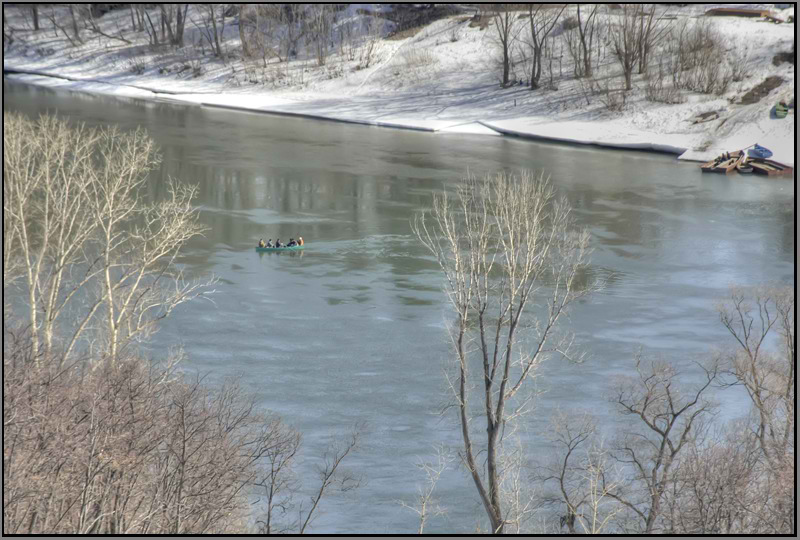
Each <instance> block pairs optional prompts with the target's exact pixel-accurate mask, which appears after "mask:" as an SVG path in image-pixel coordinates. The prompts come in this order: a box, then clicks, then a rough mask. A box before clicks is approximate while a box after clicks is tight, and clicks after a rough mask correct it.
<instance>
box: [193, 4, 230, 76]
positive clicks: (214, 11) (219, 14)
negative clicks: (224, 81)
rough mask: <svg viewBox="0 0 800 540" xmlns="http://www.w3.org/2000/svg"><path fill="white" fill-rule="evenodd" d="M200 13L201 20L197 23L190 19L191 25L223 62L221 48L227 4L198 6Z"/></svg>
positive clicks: (223, 55)
mask: <svg viewBox="0 0 800 540" xmlns="http://www.w3.org/2000/svg"><path fill="white" fill-rule="evenodd" d="M198 7H200V8H201V9H200V11H202V13H203V18H202V19H201V20H200V22H198V21H197V20H195V19H192V23H193V24H194V25H195V27H196V28H197V29H198V30H199V31H200V34H201V35H202V36H203V37H204V38H205V39H206V41H208V45H209V47H211V50H212V51H213V52H214V55H215V56H218V57H219V58H221V59H222V61H223V62H224V61H225V58H226V57H225V50H224V47H223V44H224V41H225V11H226V9H227V4H199V5H198Z"/></svg>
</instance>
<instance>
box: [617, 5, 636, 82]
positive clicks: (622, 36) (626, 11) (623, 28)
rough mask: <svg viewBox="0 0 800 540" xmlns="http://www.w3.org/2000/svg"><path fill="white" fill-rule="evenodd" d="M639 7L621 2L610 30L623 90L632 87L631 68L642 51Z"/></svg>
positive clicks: (634, 65)
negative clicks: (619, 10)
mask: <svg viewBox="0 0 800 540" xmlns="http://www.w3.org/2000/svg"><path fill="white" fill-rule="evenodd" d="M640 17H641V7H640V5H639V4H623V6H622V12H621V13H620V14H619V15H617V20H616V21H614V24H613V30H612V32H611V37H612V45H613V47H614V55H615V56H616V58H617V61H618V62H619V65H620V67H622V75H623V77H624V78H625V90H630V89H631V88H633V69H634V67H636V62H637V61H638V60H639V55H640V54H641V52H642V49H641V48H640V46H639V44H640V42H641V40H640V38H639V34H640Z"/></svg>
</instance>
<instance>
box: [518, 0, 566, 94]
mask: <svg viewBox="0 0 800 540" xmlns="http://www.w3.org/2000/svg"><path fill="white" fill-rule="evenodd" d="M566 7H567V6H566V4H564V5H562V6H558V7H557V6H550V5H548V4H529V5H528V29H529V33H528V47H529V48H530V51H531V77H530V88H531V90H536V89H538V88H539V79H540V77H541V76H542V50H543V49H544V47H545V44H546V42H547V36H548V35H549V34H550V32H551V31H552V30H553V28H554V27H555V25H556V23H557V22H558V19H559V18H560V17H561V14H562V13H563V12H564V9H566Z"/></svg>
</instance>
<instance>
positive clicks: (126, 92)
mask: <svg viewBox="0 0 800 540" xmlns="http://www.w3.org/2000/svg"><path fill="white" fill-rule="evenodd" d="M3 76H4V77H8V78H9V79H10V80H13V81H16V82H20V83H24V84H31V85H35V86H41V87H44V88H50V89H52V90H67V91H70V92H80V93H86V94H95V95H102V96H106V97H117V98H129V99H143V100H150V101H157V102H162V103H173V104H177V105H188V106H200V107H209V108H216V109H225V110H233V111H238V112H244V113H254V114H271V115H276V116H288V117H293V118H305V119H310V120H321V121H328V122H342V123H346V124H356V125H363V126H371V127H381V128H390V129H403V130H409V131H422V132H428V133H462V134H472V135H493V136H507V137H514V138H520V139H526V140H531V141H541V142H549V143H554V144H568V145H580V146H596V147H599V148H611V149H617V150H634V151H645V152H655V153H661V154H671V155H675V156H680V155H681V154H683V153H684V152H686V150H687V149H686V148H683V147H680V146H673V145H666V144H658V143H649V142H631V143H615V142H610V141H609V142H605V141H597V140H589V139H580V138H569V137H559V136H555V135H552V136H548V135H546V134H538V133H526V132H521V131H514V130H511V129H505V128H503V127H501V126H496V125H493V124H492V123H491V122H485V121H481V120H478V121H476V122H467V123H464V124H461V126H458V125H457V126H452V127H449V126H445V127H440V128H436V127H430V126H423V125H413V124H402V123H396V122H378V121H368V120H357V119H347V118H336V117H332V116H326V115H321V114H310V113H304V112H295V111H285V110H279V109H270V108H268V107H260V108H254V107H244V106H237V105H232V104H225V103H213V102H209V101H198V100H197V98H196V96H198V95H204V94H195V93H192V94H181V93H179V92H175V91H170V90H161V89H155V88H149V87H144V86H139V85H127V84H126V85H116V84H113V83H109V82H105V81H100V80H81V79H75V78H72V77H68V76H64V75H58V74H52V73H47V72H41V71H33V70H22V69H16V68H4V70H3ZM54 83H55V84H54ZM70 83H74V84H70ZM103 87H108V88H107V89H105V90H104V89H103ZM205 95H208V96H215V95H218V94H215V93H211V92H209V93H205ZM189 96H191V97H189ZM464 126H466V127H464ZM459 127H460V128H462V129H456V128H459ZM481 127H482V128H484V130H481V129H480V128H481ZM471 128H472V129H471ZM685 161H692V162H702V160H701V159H691V158H689V159H686V160H685Z"/></svg>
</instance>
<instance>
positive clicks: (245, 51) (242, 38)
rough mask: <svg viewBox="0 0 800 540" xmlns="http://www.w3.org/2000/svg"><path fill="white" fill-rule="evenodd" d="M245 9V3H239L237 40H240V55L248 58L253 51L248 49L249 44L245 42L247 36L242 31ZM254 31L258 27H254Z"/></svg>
mask: <svg viewBox="0 0 800 540" xmlns="http://www.w3.org/2000/svg"><path fill="white" fill-rule="evenodd" d="M246 9H247V4H239V41H241V42H242V56H244V57H245V58H250V57H251V56H253V53H252V52H251V51H250V45H249V44H248V43H247V37H246V35H245V31H244V30H245V29H244V26H245V10H246ZM256 31H258V27H256Z"/></svg>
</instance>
